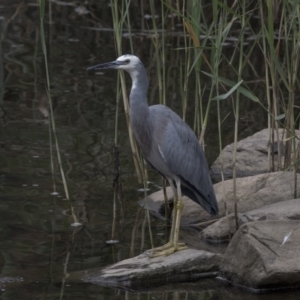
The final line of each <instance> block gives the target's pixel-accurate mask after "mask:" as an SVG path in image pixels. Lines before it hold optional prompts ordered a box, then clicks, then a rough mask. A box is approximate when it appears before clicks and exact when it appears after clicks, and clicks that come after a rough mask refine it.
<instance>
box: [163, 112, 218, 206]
mask: <svg viewBox="0 0 300 300" xmlns="http://www.w3.org/2000/svg"><path fill="white" fill-rule="evenodd" d="M158 144H159V151H160V153H161V156H162V158H163V160H164V161H165V163H166V164H167V166H168V168H169V169H170V170H171V171H172V173H174V174H175V175H177V176H178V177H179V178H180V179H181V180H182V181H183V182H186V183H187V184H190V185H191V186H192V187H194V188H195V189H196V190H197V191H198V193H199V194H200V195H201V198H204V199H203V200H204V203H199V204H201V205H202V206H204V208H205V209H206V210H208V211H211V210H210V209H209V208H208V207H207V205H209V206H212V208H213V210H215V211H216V212H217V210H218V209H217V203H216V198H215V193H214V190H213V186H212V182H211V179H210V175H209V168H208V164H207V161H206V158H205V155H204V152H203V150H202V148H201V147H200V145H199V142H198V140H197V138H196V135H195V133H194V132H193V131H192V129H191V128H190V127H189V126H188V125H187V124H186V123H185V122H184V121H183V120H182V119H181V118H180V117H179V116H178V115H176V114H175V113H174V112H173V111H171V110H170V112H169V113H168V121H167V122H165V123H164V128H163V134H161V135H160V137H159V141H158ZM197 202H201V201H200V200H199V201H197Z"/></svg>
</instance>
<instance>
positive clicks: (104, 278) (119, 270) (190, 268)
mask: <svg viewBox="0 0 300 300" xmlns="http://www.w3.org/2000/svg"><path fill="white" fill-rule="evenodd" d="M220 261H221V255H220V254H214V253H210V252H207V251H203V250H194V249H187V250H183V251H179V252H175V253H174V254H172V255H169V256H159V257H154V258H149V256H147V255H145V254H141V255H139V256H136V257H133V258H129V259H126V260H123V261H120V262H118V263H116V264H114V265H112V266H110V267H107V268H104V269H102V270H90V271H86V274H85V276H84V278H83V280H84V281H85V282H91V283H98V284H102V285H107V286H112V287H137V286H143V285H149V284H164V283H167V282H179V281H187V280H196V279H199V278H201V277H211V276H216V275H217V271H218V270H219V263H220Z"/></svg>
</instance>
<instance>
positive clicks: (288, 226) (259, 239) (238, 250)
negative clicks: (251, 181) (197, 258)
mask: <svg viewBox="0 0 300 300" xmlns="http://www.w3.org/2000/svg"><path fill="white" fill-rule="evenodd" d="M298 224H299V222H298V221H263V222H261V221H258V222H252V223H249V224H245V225H243V226H242V227H241V228H240V229H239V230H238V231H237V232H236V234H235V235H234V237H233V238H232V240H231V242H230V244H229V246H228V248H227V250H226V252H225V254H224V256H223V260H222V262H221V265H220V276H221V278H222V277H223V278H224V279H226V280H227V281H229V282H230V283H232V284H234V285H241V286H245V287H248V288H250V289H253V290H257V291H262V290H268V289H274V288H275V289H280V288H292V287H299V286H300V260H299V257H300V244H299V239H300V230H296V231H294V232H293V233H292V235H291V236H290V237H289V239H288V240H287V241H286V243H285V244H282V243H283V241H284V238H285V237H286V236H287V235H288V234H289V233H291V232H292V231H293V229H295V228H296V226H297V225H298Z"/></svg>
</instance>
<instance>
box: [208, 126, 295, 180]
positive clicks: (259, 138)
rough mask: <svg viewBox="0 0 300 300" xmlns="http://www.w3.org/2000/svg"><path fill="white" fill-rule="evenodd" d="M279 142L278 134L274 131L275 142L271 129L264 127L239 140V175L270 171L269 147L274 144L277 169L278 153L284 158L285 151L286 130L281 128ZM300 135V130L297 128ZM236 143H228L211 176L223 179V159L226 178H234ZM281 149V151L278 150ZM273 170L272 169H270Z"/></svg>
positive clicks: (213, 166) (237, 158)
mask: <svg viewBox="0 0 300 300" xmlns="http://www.w3.org/2000/svg"><path fill="white" fill-rule="evenodd" d="M278 131H279V142H278V143H277V134H276V133H274V142H273V144H272V142H270V141H271V140H270V138H269V130H268V129H263V130H261V131H259V132H257V133H255V134H254V135H252V136H249V137H247V138H245V139H243V140H240V141H238V142H237V156H236V172H237V177H246V176H253V175H258V174H263V173H267V172H269V170H268V147H269V144H272V150H274V164H275V166H274V167H275V170H277V168H278V154H279V152H280V156H281V158H282V159H283V157H284V152H285V143H284V139H285V131H284V129H281V128H280V129H279V130H278ZM296 134H297V135H298V136H299V135H300V131H299V130H296ZM233 147H234V145H233V144H230V145H227V146H226V147H225V148H224V149H223V150H222V152H221V154H220V155H219V157H218V158H217V159H216V160H215V162H214V163H213V164H212V166H211V176H212V178H213V180H215V181H217V182H218V181H221V166H222V160H223V170H224V177H225V179H229V178H232V170H233V149H234V148H233ZM279 149H280V151H278V150H279ZM270 171H272V170H270Z"/></svg>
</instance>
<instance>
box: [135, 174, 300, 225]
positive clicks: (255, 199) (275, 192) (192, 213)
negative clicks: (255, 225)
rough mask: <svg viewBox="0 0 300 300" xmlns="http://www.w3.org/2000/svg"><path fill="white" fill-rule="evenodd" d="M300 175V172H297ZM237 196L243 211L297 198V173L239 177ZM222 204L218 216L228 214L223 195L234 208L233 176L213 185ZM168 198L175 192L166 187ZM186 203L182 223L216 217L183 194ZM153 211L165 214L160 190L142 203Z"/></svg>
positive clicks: (230, 209) (240, 209)
mask: <svg viewBox="0 0 300 300" xmlns="http://www.w3.org/2000/svg"><path fill="white" fill-rule="evenodd" d="M298 177H299V176H298ZM236 187H237V192H236V198H237V207H238V211H239V212H241V213H243V212H247V211H250V210H253V209H256V208H260V207H263V206H265V205H270V204H273V203H277V202H281V201H285V200H290V199H294V198H295V197H294V174H293V172H284V171H279V172H273V173H267V174H261V175H256V176H250V177H244V178H237V179H236ZM214 189H215V192H216V197H217V200H218V205H219V217H223V216H225V209H224V199H226V205H227V210H228V213H229V214H230V213H233V212H234V197H233V180H232V179H229V180H226V181H224V182H219V183H217V184H215V185H214ZM297 189H298V191H299V190H300V178H298V179H297ZM167 197H168V200H170V199H172V197H173V193H172V190H171V189H170V188H167ZM183 202H184V207H183V212H182V220H181V225H183V226H186V225H195V224H197V223H199V222H203V221H209V220H211V219H215V218H216V217H212V216H210V215H209V214H208V213H207V212H206V211H204V209H202V208H201V207H200V205H198V204H197V203H195V202H194V201H192V200H190V199H189V198H187V197H183ZM146 203H147V205H148V207H149V210H150V212H152V213H154V214H155V215H156V216H158V217H161V218H163V217H164V211H165V209H164V205H165V200H164V194H163V191H158V192H156V193H154V194H151V195H149V196H148V197H147V199H143V200H142V201H141V202H140V204H141V205H142V206H143V207H146V206H147V205H146Z"/></svg>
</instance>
